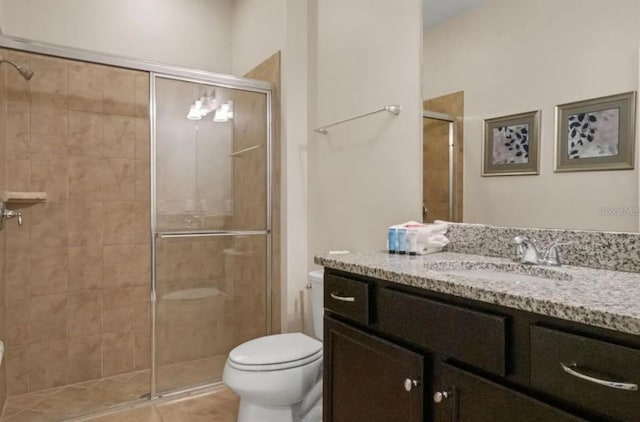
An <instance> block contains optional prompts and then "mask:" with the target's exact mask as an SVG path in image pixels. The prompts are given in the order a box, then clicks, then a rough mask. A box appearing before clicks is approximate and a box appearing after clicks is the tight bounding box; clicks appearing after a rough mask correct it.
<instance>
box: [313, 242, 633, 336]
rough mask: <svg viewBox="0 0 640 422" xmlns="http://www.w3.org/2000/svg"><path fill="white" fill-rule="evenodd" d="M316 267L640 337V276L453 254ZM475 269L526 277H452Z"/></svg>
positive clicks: (369, 257)
mask: <svg viewBox="0 0 640 422" xmlns="http://www.w3.org/2000/svg"><path fill="white" fill-rule="evenodd" d="M315 263H316V264H319V265H322V266H324V267H327V268H333V269H336V270H341V271H346V272H350V273H355V274H360V275H363V276H368V277H374V278H378V279H382V280H387V281H391V282H395V283H399V284H404V285H408V286H414V287H419V288H423V289H427V290H431V291H434V292H440V293H446V294H451V295H454V296H459V297H464V298H467V299H473V300H478V301H481V302H488V303H493V304H497V305H501V306H506V307H510V308H515V309H520V310H523V311H529V312H534V313H538V314H542V315H548V316H551V317H556V318H561V319H565V320H570V321H575V322H579V323H583V324H588V325H593V326H597V327H603V328H608V329H612V330H616V331H621V332H625V333H631V334H637V335H640V274H637V273H630V272H621V271H610V270H599V269H591V268H584V267H574V266H562V267H543V266H528V265H522V264H516V263H513V262H511V261H510V260H509V259H506V258H497V257H486V256H480V255H467V254H460V253H453V252H442V253H437V254H433V255H426V256H417V257H410V256H407V255H403V256H401V255H391V254H388V253H386V252H370V253H350V254H344V255H342V254H341V255H319V256H316V257H315ZM471 268H474V269H486V270H488V271H497V272H509V273H512V274H514V273H515V274H520V275H522V277H520V279H517V280H497V279H487V278H477V277H472V276H467V275H464V276H463V275H453V274H451V273H450V272H451V271H454V272H455V271H456V270H457V272H458V273H460V272H462V273H464V270H465V269H471ZM459 270H463V271H459ZM448 271H449V272H448ZM531 276H537V277H536V278H532V277H531ZM539 277H544V278H539Z"/></svg>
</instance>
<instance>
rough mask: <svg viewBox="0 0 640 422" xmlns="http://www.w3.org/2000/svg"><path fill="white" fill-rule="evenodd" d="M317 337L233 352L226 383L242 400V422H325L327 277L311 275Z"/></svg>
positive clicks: (285, 338)
mask: <svg viewBox="0 0 640 422" xmlns="http://www.w3.org/2000/svg"><path fill="white" fill-rule="evenodd" d="M309 281H310V282H311V309H312V313H313V329H314V334H315V336H316V337H317V338H318V339H319V340H320V341H319V340H317V339H315V338H311V337H309V336H307V335H305V334H302V333H287V334H276V335H271V336H265V337H259V338H256V339H253V340H250V341H247V342H246V343H243V344H241V345H239V346H238V347H236V348H235V349H233V350H232V351H231V352H230V353H229V356H228V357H227V362H226V363H225V366H224V372H223V374H222V380H223V381H224V383H225V384H226V385H227V386H228V387H229V388H230V389H231V390H233V391H234V392H235V393H236V394H237V395H238V396H240V409H239V411H238V422H321V421H322V341H321V340H322V328H323V324H322V312H323V292H322V282H323V272H322V270H319V271H312V272H310V273H309Z"/></svg>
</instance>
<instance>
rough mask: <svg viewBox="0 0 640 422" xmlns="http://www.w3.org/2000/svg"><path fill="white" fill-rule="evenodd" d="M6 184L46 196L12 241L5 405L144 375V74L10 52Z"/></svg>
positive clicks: (13, 230)
mask: <svg viewBox="0 0 640 422" xmlns="http://www.w3.org/2000/svg"><path fill="white" fill-rule="evenodd" d="M3 54H6V55H7V56H8V57H9V59H11V60H13V61H15V62H16V63H18V64H20V65H24V66H27V67H29V68H30V69H32V70H33V71H34V76H33V79H32V80H31V81H30V82H29V83H26V82H25V81H24V80H23V79H22V78H21V77H20V76H19V75H18V73H17V72H7V73H6V80H7V95H6V98H7V109H6V113H7V125H6V134H7V139H8V140H9V142H8V143H7V151H6V155H3V157H2V159H3V160H6V176H7V180H6V186H7V188H8V189H9V190H16V191H45V192H47V195H48V199H47V201H46V202H45V203H38V204H35V205H32V206H29V207H25V208H22V210H21V211H22V212H23V215H24V226H22V227H18V226H17V224H16V221H15V220H14V221H11V222H10V223H9V224H7V227H6V229H5V231H6V236H7V239H6V240H7V252H6V260H7V270H6V278H5V279H4V282H5V283H6V294H5V295H3V297H2V300H3V301H5V303H6V317H7V321H6V323H7V331H6V337H4V339H5V341H6V345H7V354H6V360H5V362H4V363H3V366H6V368H7V390H8V393H9V394H10V395H13V394H19V393H23V392H26V391H36V390H40V389H43V388H50V387H55V386H59V385H63V384H67V383H72V382H78V381H83V380H89V379H93V378H99V377H102V376H109V375H114V374H119V373H124V372H129V371H132V370H134V369H142V368H147V367H148V366H149V361H150V349H149V343H150V341H149V337H150V336H149V296H150V294H149V271H150V262H149V261H150V257H149V219H148V216H149V183H148V178H149V172H148V169H149V130H148V128H149V121H148V106H147V101H148V100H147V99H148V95H149V92H148V86H149V79H148V75H147V74H146V73H144V72H134V71H129V70H123V69H117V68H111V67H106V66H98V65H91V64H85V63H80V62H74V61H69V60H61V59H54V58H49V57H43V56H38V55H35V54H25V53H17V52H7V51H3Z"/></svg>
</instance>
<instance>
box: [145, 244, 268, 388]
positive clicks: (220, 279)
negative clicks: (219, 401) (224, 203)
mask: <svg viewBox="0 0 640 422" xmlns="http://www.w3.org/2000/svg"><path fill="white" fill-rule="evenodd" d="M157 262H158V267H157V268H158V271H157V285H158V291H157V294H158V306H157V323H158V325H157V335H158V339H157V356H158V363H159V365H165V364H170V363H176V362H183V361H188V360H195V359H201V358H205V357H210V356H216V355H226V354H227V353H229V351H230V350H231V349H232V348H233V347H235V346H236V345H238V344H240V343H242V342H244V341H246V340H249V339H251V338H255V337H258V336H261V335H264V334H265V329H266V328H265V327H266V320H265V311H266V310H265V291H266V289H265V287H266V286H265V280H266V242H265V237H264V236H245V237H243V236H237V237H235V238H228V237H219V238H202V239H168V240H163V241H160V242H159V243H158V248H157ZM204 288H208V289H216V290H215V291H212V290H209V291H210V292H212V293H213V294H212V295H207V296H204V297H199V298H191V299H183V300H177V299H176V296H175V295H176V294H181V293H182V294H187V293H188V292H189V291H193V289H204ZM221 375H222V374H212V377H214V378H219V377H220V376H221ZM163 383H164V382H163Z"/></svg>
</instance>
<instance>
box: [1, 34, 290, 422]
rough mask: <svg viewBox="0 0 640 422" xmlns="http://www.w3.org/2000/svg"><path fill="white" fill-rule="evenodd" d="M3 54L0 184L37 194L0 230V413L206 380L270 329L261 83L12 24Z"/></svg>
mask: <svg viewBox="0 0 640 422" xmlns="http://www.w3.org/2000/svg"><path fill="white" fill-rule="evenodd" d="M0 57H2V60H4V59H6V60H10V62H11V64H12V65H13V67H15V69H13V68H12V67H10V66H2V67H0V169H6V171H3V172H2V175H4V174H6V175H7V177H6V178H5V177H0V190H1V191H7V192H8V191H11V193H12V194H25V193H26V194H28V195H27V196H30V197H38V198H43V197H46V200H42V199H38V200H37V201H33V202H30V203H27V202H24V201H23V202H20V203H13V204H12V203H11V202H9V203H8V207H9V208H10V209H15V210H16V212H20V213H21V215H22V218H23V224H21V225H18V224H17V221H16V220H17V219H13V220H10V221H6V222H5V224H4V227H3V229H2V230H1V232H0V292H2V293H3V295H2V296H3V297H2V298H0V340H2V341H3V342H4V345H5V349H6V353H5V357H4V360H3V361H2V366H1V367H0V402H2V403H4V400H5V397H6V404H5V406H4V413H3V415H2V418H1V419H0V420H1V421H2V422H4V421H12V420H43V421H58V420H67V419H71V418H75V417H79V416H81V415H87V414H93V413H96V412H102V411H105V410H113V409H117V408H119V407H122V406H125V407H126V406H131V405H135V404H144V403H146V402H147V401H148V400H150V399H156V398H160V397H167V396H176V397H179V396H181V395H184V394H192V393H197V392H200V391H207V390H208V389H211V388H216V386H217V385H218V384H220V383H221V380H222V370H223V367H224V363H225V360H226V356H227V354H228V353H229V351H230V350H231V349H232V348H233V347H235V346H236V345H238V344H240V343H242V342H244V341H246V340H249V339H251V338H255V337H259V336H262V335H266V334H270V333H271V324H272V305H271V301H272V300H274V299H273V298H272V268H273V267H274V262H275V260H274V259H273V258H274V257H276V259H277V256H279V255H278V252H277V251H275V252H274V251H272V231H271V220H272V213H273V212H274V211H273V210H277V208H273V207H272V204H273V201H272V182H273V178H272V172H273V165H272V156H273V154H272V125H271V121H272V86H271V84H270V83H268V82H264V81H259V80H254V79H246V78H238V77H233V76H227V75H219V74H214V73H209V72H204V71H199V70H191V69H184V68H179V67H174V66H165V65H158V64H154V63H146V62H140V61H136V60H131V59H126V58H121V57H116V56H109V55H104V54H98V53H94V52H89V51H84V50H77V49H70V48H66V47H59V46H54V45H49V44H44V43H37V42H32V41H25V40H20V39H15V38H11V37H7V36H0ZM19 69H23V72H25V74H27V72H32V73H29V78H26V77H25V76H24V74H23V72H20V73H18V72H17V71H16V70H19ZM3 193H6V192H3ZM45 194H46V195H45ZM275 265H277V264H275ZM274 289H277V284H276V285H275V287H274ZM276 312H277V311H276ZM275 329H276V330H277V327H276V328H275ZM5 389H6V390H5ZM5 391H6V394H5ZM0 404H1V403H0ZM29 418H31V419H29Z"/></svg>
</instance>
